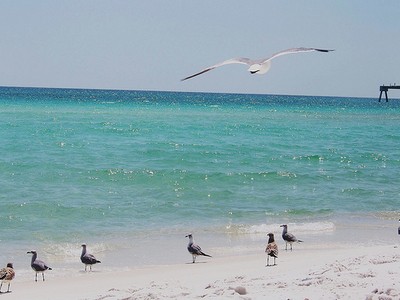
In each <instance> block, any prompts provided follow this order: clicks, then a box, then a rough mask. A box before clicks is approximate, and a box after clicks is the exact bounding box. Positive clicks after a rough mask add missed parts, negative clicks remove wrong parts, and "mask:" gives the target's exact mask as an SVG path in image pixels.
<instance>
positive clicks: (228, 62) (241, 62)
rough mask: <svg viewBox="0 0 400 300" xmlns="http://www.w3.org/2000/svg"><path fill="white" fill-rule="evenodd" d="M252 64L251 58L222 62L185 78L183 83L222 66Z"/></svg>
mask: <svg viewBox="0 0 400 300" xmlns="http://www.w3.org/2000/svg"><path fill="white" fill-rule="evenodd" d="M251 63H252V60H250V59H249V58H245V57H238V58H231V59H228V60H225V61H223V62H220V63H218V64H215V65H212V66H210V67H208V68H205V69H204V70H201V71H200V72H198V73H196V74H193V75H190V76H188V77H185V78H183V79H181V81H184V80H187V79H190V78H193V77H196V76H198V75H201V74H203V73H206V72H208V71H211V70H213V69H215V68H218V67H221V66H224V65H228V64H244V65H251Z"/></svg>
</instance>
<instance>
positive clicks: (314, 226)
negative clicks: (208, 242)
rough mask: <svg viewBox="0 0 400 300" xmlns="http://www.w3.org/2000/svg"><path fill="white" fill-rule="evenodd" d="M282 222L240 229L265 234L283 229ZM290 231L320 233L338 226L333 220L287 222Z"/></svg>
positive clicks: (246, 232) (244, 231) (330, 230)
mask: <svg viewBox="0 0 400 300" xmlns="http://www.w3.org/2000/svg"><path fill="white" fill-rule="evenodd" d="M281 225H282V224H258V225H250V226H243V227H242V228H241V230H240V231H242V233H243V234H261V233H262V234H265V233H268V232H277V231H281V230H282V229H281V228H280V226H281ZM286 225H288V228H289V229H290V231H292V230H294V231H296V232H300V233H307V234H320V233H326V232H334V231H335V229H336V226H335V224H334V223H333V222H328V221H327V222H310V223H287V224H286Z"/></svg>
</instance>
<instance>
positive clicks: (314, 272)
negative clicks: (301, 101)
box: [1, 244, 400, 300]
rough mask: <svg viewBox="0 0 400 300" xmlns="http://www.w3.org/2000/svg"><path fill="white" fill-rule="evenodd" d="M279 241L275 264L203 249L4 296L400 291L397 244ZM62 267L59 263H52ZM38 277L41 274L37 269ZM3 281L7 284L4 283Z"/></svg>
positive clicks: (19, 286) (30, 285) (17, 288)
mask: <svg viewBox="0 0 400 300" xmlns="http://www.w3.org/2000/svg"><path fill="white" fill-rule="evenodd" d="M302 245H303V244H299V245H295V246H296V248H295V249H294V250H293V251H292V252H291V251H285V250H284V248H283V249H282V246H283V245H282V244H281V245H280V246H281V249H280V252H279V258H278V259H277V265H276V266H270V267H266V266H265V259H266V256H265V255H264V254H263V252H262V251H260V253H259V254H256V255H244V256H234V257H221V258H218V257H213V258H206V257H199V258H198V260H197V262H196V263H195V264H192V263H190V261H191V258H190V256H189V255H188V259H187V261H186V262H182V263H181V264H174V265H159V266H148V267H147V266H146V267H141V268H133V269H127V270H121V271H103V270H102V268H101V265H99V266H96V268H95V270H94V271H93V272H88V273H84V272H83V271H79V272H78V271H75V275H73V276H55V275H54V273H53V274H52V273H50V272H48V274H46V275H47V277H46V281H45V282H42V281H38V282H34V281H33V272H32V273H29V274H23V275H22V276H21V277H20V278H18V274H17V278H16V279H15V280H14V281H13V282H12V284H11V290H12V292H11V293H3V294H1V296H2V299H10V300H11V299H30V300H35V299H38V300H39V299H40V300H44V299H65V300H67V299H68V300H70V299H91V300H94V299H96V300H100V299H125V300H128V299H182V298H185V299H209V298H213V299H302V300H304V299H310V300H311V299H368V300H372V299H385V300H387V299H400V280H399V278H400V248H399V247H398V246H397V245H395V244H392V245H389V244H388V245H379V246H372V245H371V246H358V245H354V247H348V246H345V247H342V248H340V247H337V248H332V247H329V248H328V247H321V248H315V249H310V248H305V247H304V246H302ZM54 271H55V272H57V271H56V270H54ZM39 278H40V277H39ZM3 289H4V286H3Z"/></svg>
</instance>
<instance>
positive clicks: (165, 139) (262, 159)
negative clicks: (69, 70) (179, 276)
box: [0, 87, 400, 269]
mask: <svg viewBox="0 0 400 300" xmlns="http://www.w3.org/2000/svg"><path fill="white" fill-rule="evenodd" d="M399 144H400V102H399V101H396V100H390V101H389V102H388V103H386V102H380V103H379V102H378V100H377V98H373V99H372V98H338V97H321V96H314V97H310V96H285V95H251V94H211V93H182V92H158V91H154V92H153V91H118V90H85V89H44V88H16V87H1V88H0V153H1V156H0V187H1V190H0V224H1V226H0V264H3V265H5V264H6V263H7V262H8V261H14V264H17V267H18V266H19V267H21V268H25V267H26V268H27V269H28V267H29V262H30V257H29V256H28V255H27V254H26V252H27V251H29V250H32V249H36V250H37V251H38V253H39V258H45V259H46V260H47V261H49V262H51V263H52V265H53V268H54V269H57V267H59V268H61V269H62V268H64V269H65V268H75V267H76V268H80V267H81V265H80V262H79V255H80V251H81V248H80V245H81V244H82V243H87V245H88V250H89V252H91V253H93V254H96V256H97V257H98V258H101V260H102V265H101V266H102V267H103V268H113V267H118V268H120V267H132V266H133V267H134V266H138V265H149V264H168V263H181V262H190V261H191V257H190V255H189V254H188V253H187V251H186V244H187V239H185V235H186V234H188V233H193V235H194V237H195V240H196V241H197V242H198V243H199V244H200V245H202V248H203V250H206V248H207V250H208V252H213V255H214V256H215V255H232V254H233V255H235V254H241V253H247V252H249V251H250V252H251V251H261V253H262V252H263V249H264V248H263V247H264V244H265V241H266V240H267V238H266V234H267V233H268V232H269V231H273V232H275V233H276V234H277V235H279V234H280V229H281V228H280V227H279V225H280V224H283V223H286V224H289V231H294V232H296V235H298V236H302V239H303V240H304V239H305V240H308V242H309V243H308V247H311V246H312V245H317V244H319V245H321V244H323V243H326V245H329V243H330V242H331V240H330V238H331V239H333V238H335V239H337V237H338V235H339V234H340V235H343V234H344V235H345V236H346V237H345V238H343V240H345V241H347V242H349V243H353V242H360V243H368V242H370V240H371V239H370V238H369V237H368V236H370V235H371V236H373V237H374V238H373V240H374V241H375V242H376V240H379V241H381V242H391V240H392V239H393V243H395V242H396V241H397V240H398V236H397V226H398V219H399V216H400V206H399V196H400V178H399V174H400V147H399ZM356 229H357V230H358V231H360V230H361V232H362V230H363V229H365V235H362V234H361V235H360V234H359V232H358V233H357V234H352V232H355V230H356ZM375 230H378V231H377V233H376V234H375V235H374V234H372V233H371V232H374V231H375ZM294 232H293V233H294ZM278 238H279V237H277V239H278ZM379 241H378V242H379ZM302 245H307V244H306V243H304V244H302ZM310 245H311V246H310ZM259 249H261V250H259ZM205 252H207V251H205Z"/></svg>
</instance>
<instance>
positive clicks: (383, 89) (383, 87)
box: [379, 85, 400, 102]
mask: <svg viewBox="0 0 400 300" xmlns="http://www.w3.org/2000/svg"><path fill="white" fill-rule="evenodd" d="M391 89H393V90H400V85H381V86H380V88H379V90H380V92H381V93H380V94H379V102H381V99H382V93H383V92H384V93H385V98H386V102H388V101H389V98H388V95H387V92H388V90H391Z"/></svg>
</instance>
